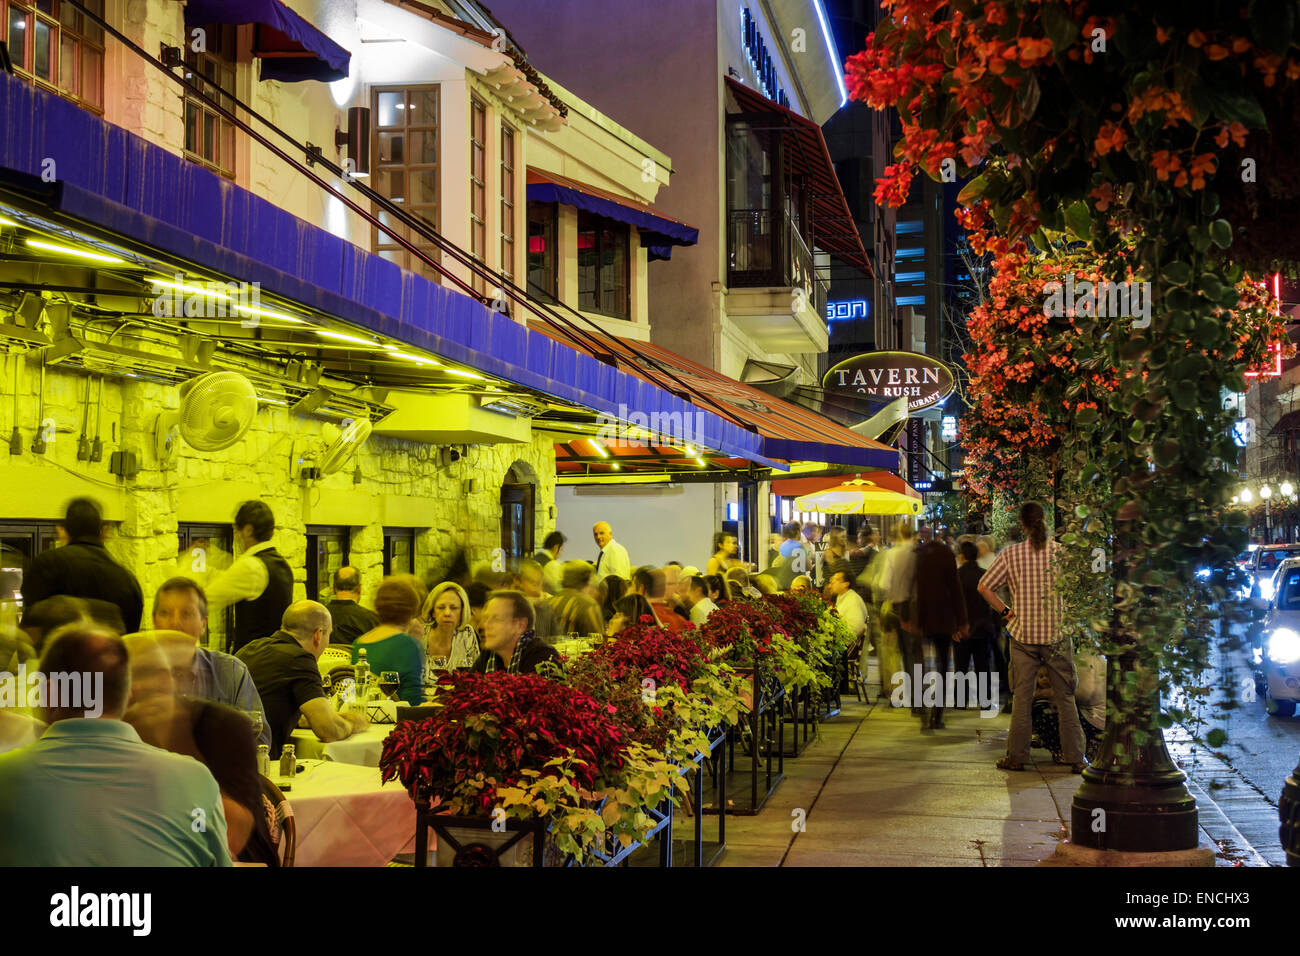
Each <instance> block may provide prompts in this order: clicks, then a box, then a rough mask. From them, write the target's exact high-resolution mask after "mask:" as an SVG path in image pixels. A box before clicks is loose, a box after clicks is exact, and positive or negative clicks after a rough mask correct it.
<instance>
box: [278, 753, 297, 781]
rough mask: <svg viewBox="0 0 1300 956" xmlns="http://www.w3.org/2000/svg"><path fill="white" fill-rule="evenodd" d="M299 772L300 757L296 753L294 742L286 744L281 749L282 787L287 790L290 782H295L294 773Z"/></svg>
mask: <svg viewBox="0 0 1300 956" xmlns="http://www.w3.org/2000/svg"><path fill="white" fill-rule="evenodd" d="M297 772H298V757H297V755H296V754H295V753H294V747H293V744H285V745H284V748H283V749H282V750H281V751H280V777H281V783H280V789H281V790H287V789H288V786H287V785H288V784H291V783H292V782H293V775H294V774H295V773H297Z"/></svg>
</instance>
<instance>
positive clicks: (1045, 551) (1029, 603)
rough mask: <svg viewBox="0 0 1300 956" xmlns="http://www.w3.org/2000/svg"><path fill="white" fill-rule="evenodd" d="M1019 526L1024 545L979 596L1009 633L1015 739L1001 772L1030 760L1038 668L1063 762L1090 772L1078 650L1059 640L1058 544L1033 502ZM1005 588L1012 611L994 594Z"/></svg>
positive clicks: (991, 572) (989, 576) (996, 568)
mask: <svg viewBox="0 0 1300 956" xmlns="http://www.w3.org/2000/svg"><path fill="white" fill-rule="evenodd" d="M1020 524H1021V527H1022V528H1024V531H1025V540H1024V541H1022V542H1020V543H1019V544H1013V545H1011V546H1010V547H1009V548H1006V549H1004V550H1003V551H1002V552H1001V553H1000V554H998V556H997V557H996V558H995V559H994V561H993V564H992V566H991V567H990V568H989V569H988V571H987V572H985V574H984V577H983V578H981V579H980V582H979V593H980V596H981V597H983V598H984V600H985V601H987V602H988V603H989V605H990V606H991V607H992V608H993V611H994V613H996V614H999V615H1001V617H1002V618H1003V620H1005V621H1006V622H1007V629H1008V630H1009V631H1010V632H1011V638H1012V640H1011V672H1012V675H1013V677H1012V679H1013V682H1014V687H1013V689H1012V694H1013V696H1012V705H1011V736H1010V738H1009V739H1008V740H1007V753H1006V756H1005V757H1002V758H1001V759H1000V760H999V761H998V763H997V766H998V768H999V769H1000V770H1024V769H1025V763H1026V762H1027V761H1028V760H1029V739H1030V729H1031V722H1032V715H1033V697H1034V684H1035V683H1036V681H1037V679H1038V668H1039V665H1046V667H1047V676H1048V679H1049V680H1050V681H1051V684H1052V693H1053V694H1055V695H1056V704H1057V715H1058V720H1059V726H1060V731H1061V753H1062V758H1063V760H1062V762H1063V763H1067V764H1070V766H1071V769H1072V770H1073V771H1074V772H1075V773H1083V771H1084V769H1085V768H1086V767H1087V766H1088V764H1087V761H1085V760H1084V757H1083V728H1082V727H1081V726H1080V725H1079V709H1078V707H1077V706H1076V705H1075V702H1074V683H1075V672H1074V648H1073V646H1072V642H1071V640H1070V639H1069V638H1068V637H1062V636H1061V634H1060V620H1061V599H1060V597H1059V596H1058V595H1057V594H1056V592H1055V590H1054V589H1053V586H1052V576H1053V568H1052V561H1053V560H1054V558H1055V555H1056V542H1055V541H1052V540H1051V539H1050V538H1048V537H1047V525H1046V523H1045V522H1044V520H1043V508H1042V506H1041V505H1039V504H1037V503H1036V502H1033V501H1027V502H1025V503H1024V504H1023V505H1021V506H1020ZM1003 585H1006V586H1007V587H1008V588H1009V589H1010V591H1011V603H1012V605H1013V606H1012V607H1007V605H1005V604H1003V603H1002V602H1001V601H1000V600H998V597H997V595H996V594H995V593H994V592H995V591H997V589H998V588H1000V587H1002V586H1003Z"/></svg>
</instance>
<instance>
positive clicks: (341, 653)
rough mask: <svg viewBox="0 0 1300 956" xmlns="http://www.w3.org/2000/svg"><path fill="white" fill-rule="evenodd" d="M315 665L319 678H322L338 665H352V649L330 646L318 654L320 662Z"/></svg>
mask: <svg viewBox="0 0 1300 956" xmlns="http://www.w3.org/2000/svg"><path fill="white" fill-rule="evenodd" d="M317 663H318V666H319V667H320V673H321V676H322V677H324V676H325V675H326V674H328V673H329V672H330V671H332V670H333V669H334V668H336V667H338V666H339V665H340V664H351V663H352V648H350V647H344V646H342V645H341V644H331V645H329V646H328V647H326V648H325V649H324V650H323V651H321V652H320V660H319V661H318V662H317Z"/></svg>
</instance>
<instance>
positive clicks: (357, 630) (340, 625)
mask: <svg viewBox="0 0 1300 956" xmlns="http://www.w3.org/2000/svg"><path fill="white" fill-rule="evenodd" d="M329 612H330V620H331V621H333V622H334V631H333V633H332V634H331V636H330V643H332V644H346V645H348V646H349V647H351V646H352V642H353V641H355V640H356V639H357V638H358V637H360V636H361V635H362V634H365V633H366V632H367V631H373V630H374V629H375V628H377V627H378V626H379V616H378V615H377V614H375V612H374V611H371V610H368V609H366V608H364V607H362V606H361V572H360V571H358V570H357V569H356V568H348V567H343V568H339V569H338V570H337V571H335V572H334V597H333V599H332V600H331V601H330V603H329Z"/></svg>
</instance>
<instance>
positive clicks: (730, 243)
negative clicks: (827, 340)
mask: <svg viewBox="0 0 1300 956" xmlns="http://www.w3.org/2000/svg"><path fill="white" fill-rule="evenodd" d="M727 285H728V286H732V287H745V288H753V287H755V286H765V287H779V288H792V289H803V290H805V291H806V292H807V293H808V295H809V300H810V301H809V305H810V306H811V307H812V308H813V309H814V310H815V311H816V312H817V314H818V315H821V316H825V315H826V291H827V288H826V282H825V281H823V280H822V279H821V277H819V276H818V275H817V271H816V266H815V262H814V260H813V254H812V251H811V250H810V249H809V248H808V246H807V244H806V243H805V242H804V240H803V236H801V235H800V234H799V230H798V229H795V228H794V226H793V224H792V223H791V222H790V220H789V217H787V216H786V215H785V214H784V213H782V212H780V211H779V210H774V209H732V210H729V211H728V213H727Z"/></svg>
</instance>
